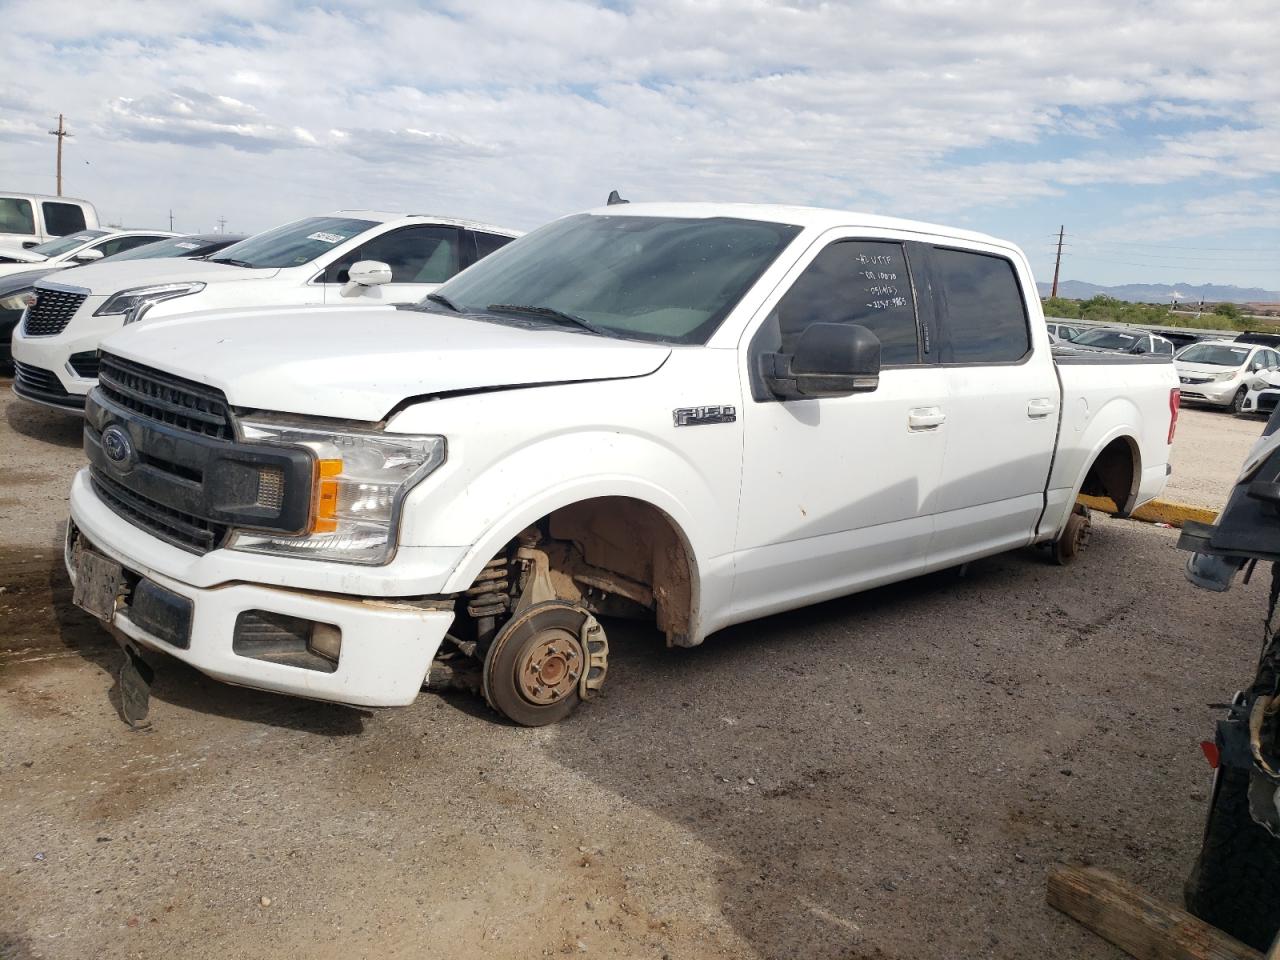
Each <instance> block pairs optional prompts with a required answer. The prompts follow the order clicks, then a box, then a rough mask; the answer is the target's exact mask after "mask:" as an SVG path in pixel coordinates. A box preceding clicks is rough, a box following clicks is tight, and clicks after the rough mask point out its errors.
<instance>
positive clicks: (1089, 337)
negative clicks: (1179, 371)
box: [1071, 327, 1174, 357]
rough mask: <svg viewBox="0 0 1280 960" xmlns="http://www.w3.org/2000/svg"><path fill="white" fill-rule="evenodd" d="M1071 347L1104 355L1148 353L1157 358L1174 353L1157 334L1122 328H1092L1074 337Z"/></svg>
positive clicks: (1169, 343) (1170, 355) (1171, 345)
mask: <svg viewBox="0 0 1280 960" xmlns="http://www.w3.org/2000/svg"><path fill="white" fill-rule="evenodd" d="M1071 346H1073V347H1083V348H1085V349H1087V350H1100V351H1103V352H1104V353H1135V354H1144V353H1150V354H1154V355H1155V356H1158V357H1172V356H1173V352H1174V351H1173V344H1172V343H1171V342H1169V341H1168V340H1166V339H1165V338H1164V337H1162V336H1160V335H1159V334H1156V333H1148V332H1147V331H1145V330H1129V329H1125V328H1124V327H1093V328H1092V329H1089V330H1085V331H1084V332H1082V333H1080V334H1078V335H1077V336H1076V337H1074V338H1073V339H1072V340H1071Z"/></svg>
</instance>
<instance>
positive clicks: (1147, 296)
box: [1036, 280, 1280, 303]
mask: <svg viewBox="0 0 1280 960" xmlns="http://www.w3.org/2000/svg"><path fill="white" fill-rule="evenodd" d="M1036 286H1037V287H1039V288H1040V296H1042V297H1047V296H1048V295H1049V290H1050V288H1051V287H1052V284H1048V283H1037V284H1036ZM1175 293H1176V294H1180V295H1181V296H1179V297H1178V298H1177V299H1178V300H1179V301H1180V302H1182V303H1188V302H1189V303H1198V302H1199V301H1200V300H1204V301H1205V302H1206V303H1222V302H1228V303H1276V302H1280V291H1277V290H1262V289H1260V288H1259V287H1235V286H1229V285H1228V286H1224V285H1221V284H1216V283H1200V284H1196V283H1179V284H1167V283H1125V284H1121V285H1120V286H1118V287H1104V286H1102V285H1101V284H1097V283H1085V282H1084V281H1083V280H1065V281H1062V282H1061V283H1059V284H1058V296H1060V297H1066V298H1067V299H1068V300H1088V299H1089V298H1090V297H1096V296H1098V295H1099V294H1102V295H1103V296H1107V297H1115V298H1116V299H1117V300H1128V301H1130V302H1132V303H1168V302H1169V301H1170V300H1172V299H1174V294H1175Z"/></svg>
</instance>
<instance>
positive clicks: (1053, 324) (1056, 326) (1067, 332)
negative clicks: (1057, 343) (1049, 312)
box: [1045, 317, 1089, 340]
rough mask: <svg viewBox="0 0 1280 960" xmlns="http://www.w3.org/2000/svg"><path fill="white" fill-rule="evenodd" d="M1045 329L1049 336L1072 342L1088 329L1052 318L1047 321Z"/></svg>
mask: <svg viewBox="0 0 1280 960" xmlns="http://www.w3.org/2000/svg"><path fill="white" fill-rule="evenodd" d="M1045 328H1046V329H1047V330H1048V331H1049V335H1050V336H1053V337H1056V338H1057V339H1059V340H1071V339H1074V338H1075V337H1078V336H1079V335H1080V334H1081V333H1083V332H1084V331H1085V330H1088V329H1089V328H1088V327H1082V326H1077V325H1075V324H1071V323H1065V322H1063V321H1062V320H1055V319H1053V318H1052V317H1050V318H1048V319H1047V320H1046V321H1045Z"/></svg>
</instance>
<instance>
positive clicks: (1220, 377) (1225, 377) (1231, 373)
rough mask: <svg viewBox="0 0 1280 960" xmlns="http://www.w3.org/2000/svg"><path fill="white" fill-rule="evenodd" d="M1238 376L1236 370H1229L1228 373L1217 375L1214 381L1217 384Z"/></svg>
mask: <svg viewBox="0 0 1280 960" xmlns="http://www.w3.org/2000/svg"><path fill="white" fill-rule="evenodd" d="M1235 375H1236V371H1235V370H1228V371H1227V372H1226V373H1215V374H1214V375H1213V379H1214V381H1215V382H1217V381H1222V380H1230V379H1232V378H1233V377H1234V376H1235Z"/></svg>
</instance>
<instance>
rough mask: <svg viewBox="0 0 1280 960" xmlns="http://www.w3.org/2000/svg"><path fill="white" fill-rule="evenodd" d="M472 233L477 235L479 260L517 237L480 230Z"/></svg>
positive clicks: (477, 257)
mask: <svg viewBox="0 0 1280 960" xmlns="http://www.w3.org/2000/svg"><path fill="white" fill-rule="evenodd" d="M471 235H472V236H473V237H475V242H476V259H477V260H483V259H484V258H485V257H487V256H488V255H489V254H491V253H493V251H495V250H501V249H502V248H503V247H505V246H506V245H507V244H508V243H510V242H511V241H512V240H514V239H515V237H504V236H502V235H501V234H497V233H481V232H480V231H479V230H473V231H472V232H471Z"/></svg>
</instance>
